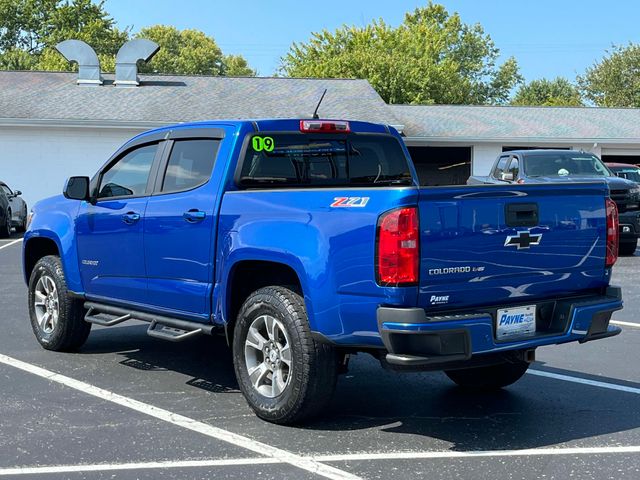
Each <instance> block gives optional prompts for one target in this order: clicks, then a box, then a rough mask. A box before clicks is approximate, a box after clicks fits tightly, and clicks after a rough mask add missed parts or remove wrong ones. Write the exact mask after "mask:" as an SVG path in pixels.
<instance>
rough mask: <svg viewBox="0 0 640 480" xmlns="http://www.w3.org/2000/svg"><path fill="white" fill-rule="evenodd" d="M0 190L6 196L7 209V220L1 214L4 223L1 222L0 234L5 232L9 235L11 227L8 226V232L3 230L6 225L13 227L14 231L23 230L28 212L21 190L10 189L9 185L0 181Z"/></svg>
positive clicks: (25, 227)
mask: <svg viewBox="0 0 640 480" xmlns="http://www.w3.org/2000/svg"><path fill="white" fill-rule="evenodd" d="M0 190H2V193H3V194H4V195H5V196H6V198H7V207H6V208H7V210H6V212H5V214H8V215H7V216H8V220H7V218H6V217H5V216H4V215H3V217H5V218H3V219H2V220H4V223H1V226H0V236H2V235H3V234H6V235H5V236H9V234H10V233H11V228H9V231H8V232H5V230H6V229H7V227H15V229H16V232H24V231H25V230H26V229H27V217H28V215H29V212H28V210H27V202H25V201H24V200H23V199H22V198H20V195H22V192H21V191H20V190H11V189H10V188H9V186H8V185H7V184H6V183H4V182H1V181H0Z"/></svg>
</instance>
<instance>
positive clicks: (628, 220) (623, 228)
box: [618, 210, 640, 241]
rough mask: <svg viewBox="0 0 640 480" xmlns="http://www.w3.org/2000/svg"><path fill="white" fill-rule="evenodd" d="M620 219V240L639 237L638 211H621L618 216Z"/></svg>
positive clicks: (639, 219) (639, 213)
mask: <svg viewBox="0 0 640 480" xmlns="http://www.w3.org/2000/svg"><path fill="white" fill-rule="evenodd" d="M618 219H619V221H620V240H623V241H624V240H635V239H637V238H638V237H640V211H639V210H635V211H631V212H624V213H621V214H620V215H619V217H618Z"/></svg>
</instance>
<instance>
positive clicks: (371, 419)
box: [81, 325, 640, 451]
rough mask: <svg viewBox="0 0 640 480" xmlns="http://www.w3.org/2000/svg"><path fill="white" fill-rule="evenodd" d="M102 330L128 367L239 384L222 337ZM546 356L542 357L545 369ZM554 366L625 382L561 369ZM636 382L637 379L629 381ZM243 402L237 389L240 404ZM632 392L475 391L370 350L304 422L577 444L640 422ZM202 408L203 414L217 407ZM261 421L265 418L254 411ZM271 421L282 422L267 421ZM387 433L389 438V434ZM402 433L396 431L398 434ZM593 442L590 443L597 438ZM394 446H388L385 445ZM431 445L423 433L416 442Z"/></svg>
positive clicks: (457, 438)
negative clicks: (402, 367) (181, 338)
mask: <svg viewBox="0 0 640 480" xmlns="http://www.w3.org/2000/svg"><path fill="white" fill-rule="evenodd" d="M113 330H114V329H112V330H111V331H107V330H106V329H95V330H94V331H93V332H92V334H91V336H90V337H89V342H88V343H87V344H86V346H85V347H84V348H83V349H82V352H81V353H82V354H89V355H90V354H97V353H106V352H116V353H117V354H118V355H120V356H122V357H124V360H122V362H120V363H121V364H123V365H126V366H130V367H132V368H136V369H138V370H143V371H144V370H148V371H157V370H171V371H177V372H180V373H182V374H184V375H186V376H188V377H190V380H189V381H187V382H186V384H187V385H188V386H191V387H194V388H198V389H204V390H207V391H209V392H214V393H225V392H233V393H237V392H238V386H237V382H236V380H235V375H234V371H233V365H232V357H231V352H230V349H229V348H228V347H227V345H226V341H225V340H224V339H223V338H222V337H214V338H210V337H201V338H198V339H195V340H193V341H189V342H185V343H181V344H170V343H168V342H161V341H157V340H154V339H151V338H149V337H147V335H146V325H134V326H127V327H118V330H120V332H119V333H120V334H115V333H116V332H115V331H113ZM540 366H541V364H540V363H538V364H536V365H534V368H540ZM544 369H545V370H547V371H553V372H555V373H561V374H564V375H571V376H580V377H583V378H594V379H597V380H599V381H602V382H607V381H609V382H611V383H618V384H621V383H622V382H620V381H619V380H617V379H608V378H607V377H593V376H589V375H585V374H581V373H576V372H572V371H568V370H562V369H558V368H547V367H544ZM624 383H625V384H626V385H628V386H634V387H640V385H638V384H634V383H631V382H624ZM243 401H244V400H243V399H242V397H241V396H240V395H238V402H243ZM637 401H638V399H637V397H634V394H632V393H625V392H620V391H612V390H605V389H602V388H597V387H593V386H588V385H581V384H574V383H569V382H563V381H559V380H555V379H550V378H541V377H537V376H533V375H525V377H524V378H523V379H521V380H520V382H518V383H516V384H515V385H513V386H511V387H509V388H507V389H504V390H500V391H497V392H485V393H477V392H475V393H474V392H469V391H465V390H463V389H461V388H458V387H455V386H454V385H453V384H452V383H451V382H450V381H448V379H446V378H445V376H444V375H443V374H442V373H439V372H435V373H414V374H397V373H395V372H389V371H385V370H383V369H381V368H380V366H379V363H378V362H377V361H375V360H374V359H373V358H371V357H369V356H368V355H362V354H361V355H358V356H356V357H355V358H354V359H353V360H352V367H351V369H350V371H349V373H348V374H347V375H343V376H341V377H340V378H339V380H338V388H337V390H336V395H335V396H334V399H333V402H332V404H331V406H330V407H329V409H328V410H327V411H326V413H325V415H324V416H323V417H322V418H320V419H317V420H315V421H313V422H310V423H308V424H306V425H303V426H300V427H296V428H298V429H302V430H300V431H303V430H307V431H314V432H318V433H319V432H322V431H324V432H340V431H346V432H353V431H362V432H363V435H366V434H367V433H369V432H370V431H371V430H370V429H376V430H379V431H381V432H388V433H395V434H398V433H402V434H410V435H413V436H418V439H419V437H420V436H423V437H425V440H427V437H430V438H438V439H441V440H444V441H446V442H450V443H451V444H453V447H452V448H453V449H454V450H460V451H469V450H494V449H496V450H500V449H523V448H536V447H544V446H550V445H556V444H560V443H566V442H572V443H575V444H578V445H582V444H583V443H584V442H582V440H584V441H585V442H587V444H588V442H589V439H590V438H591V437H599V436H602V435H610V434H615V433H617V432H625V431H629V430H632V429H636V428H639V427H640V416H639V415H637V411H636V410H635V409H633V408H630V406H631V405H634V404H637ZM211 408H212V412H202V413H203V416H206V415H207V414H211V413H213V411H214V410H215V407H213V406H212V407H211ZM255 422H260V420H257V419H255ZM264 428H265V429H284V431H288V429H287V428H286V427H277V426H273V425H269V424H266V423H265V424H264ZM382 438H384V437H382ZM393 438H395V437H394V436H393V435H390V436H389V440H390V442H392V439H393ZM589 445H591V444H589ZM383 446H384V447H389V445H381V447H383ZM421 448H424V447H422V446H421V445H420V442H419V441H418V442H417V443H416V444H415V449H416V450H419V449H421Z"/></svg>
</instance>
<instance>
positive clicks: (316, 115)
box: [313, 88, 327, 120]
mask: <svg viewBox="0 0 640 480" xmlns="http://www.w3.org/2000/svg"><path fill="white" fill-rule="evenodd" d="M326 94H327V89H326V88H325V89H324V92H322V96H321V97H320V101H319V102H318V105H316V109H315V110H314V112H313V119H314V120H318V119H319V118H320V117H319V116H318V109H319V108H320V104H321V103H322V100H324V96H325V95H326Z"/></svg>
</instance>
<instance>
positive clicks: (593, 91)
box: [578, 43, 640, 107]
mask: <svg viewBox="0 0 640 480" xmlns="http://www.w3.org/2000/svg"><path fill="white" fill-rule="evenodd" d="M578 85H579V86H580V89H581V91H582V94H583V95H584V97H585V98H586V99H587V100H589V101H590V102H592V103H594V104H596V105H598V106H601V107H640V45H638V44H632V43H630V44H629V45H627V46H626V47H614V48H613V51H612V52H610V53H609V54H608V55H607V56H605V57H604V58H603V59H602V60H601V61H600V62H599V63H595V64H594V65H593V66H592V67H590V68H588V69H587V71H586V72H585V74H584V75H582V76H580V77H578Z"/></svg>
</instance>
